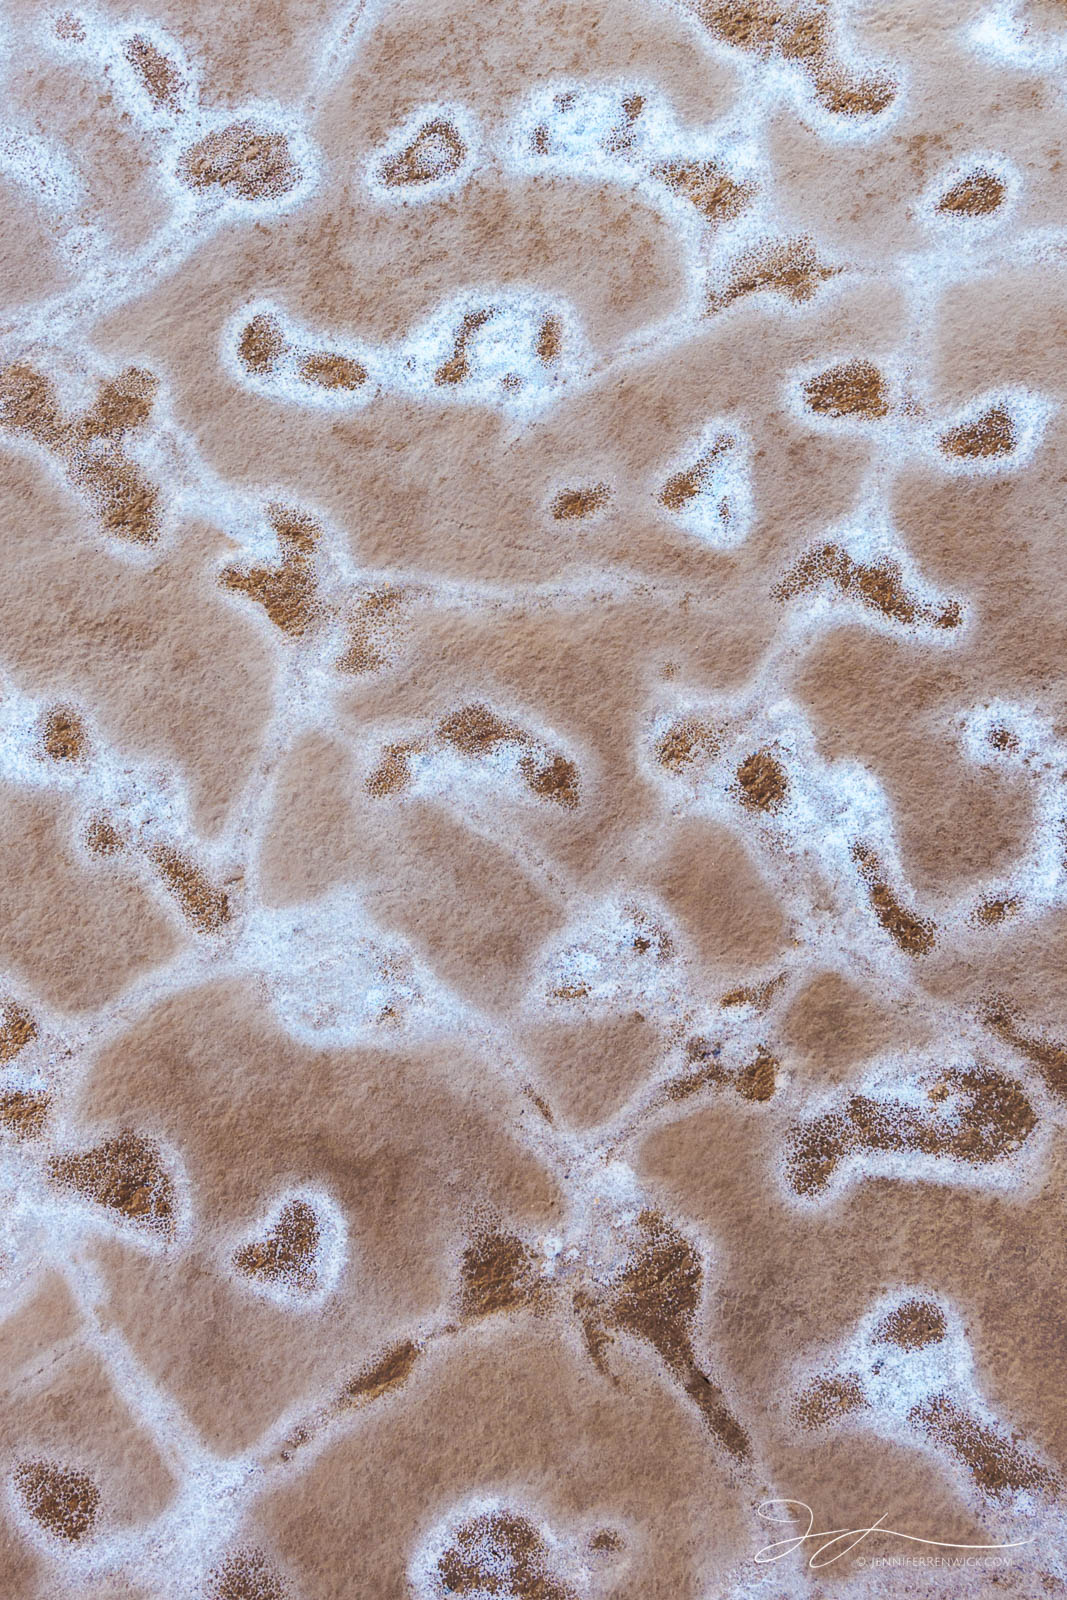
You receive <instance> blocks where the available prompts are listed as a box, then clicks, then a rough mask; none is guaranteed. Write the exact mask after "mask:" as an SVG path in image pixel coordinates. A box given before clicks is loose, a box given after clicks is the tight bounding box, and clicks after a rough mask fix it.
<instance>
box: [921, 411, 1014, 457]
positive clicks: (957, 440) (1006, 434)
mask: <svg viewBox="0 0 1067 1600" xmlns="http://www.w3.org/2000/svg"><path fill="white" fill-rule="evenodd" d="M938 442H939V444H940V446H941V448H942V450H943V451H944V452H945V454H946V455H949V456H957V457H958V458H959V459H960V460H961V461H980V460H989V459H990V458H992V457H996V456H1007V455H1010V454H1011V452H1012V451H1013V450H1014V449H1015V446H1016V443H1017V442H1018V440H1017V435H1016V432H1015V424H1014V422H1013V421H1012V419H1011V413H1010V412H1009V411H1008V410H1007V408H1006V407H1005V406H1000V405H997V406H990V408H989V410H988V411H983V413H982V415H981V416H980V417H978V418H977V419H976V421H974V422H965V423H962V424H961V425H960V426H959V427H958V428H949V429H948V430H947V432H945V433H943V434H942V435H941V437H940V439H939V441H938Z"/></svg>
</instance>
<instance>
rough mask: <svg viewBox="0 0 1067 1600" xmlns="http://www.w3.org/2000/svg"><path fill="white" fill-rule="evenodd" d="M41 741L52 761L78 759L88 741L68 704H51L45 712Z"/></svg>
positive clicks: (82, 725)
mask: <svg viewBox="0 0 1067 1600" xmlns="http://www.w3.org/2000/svg"><path fill="white" fill-rule="evenodd" d="M41 743H42V745H43V746H44V753H45V755H46V756H48V757H49V759H50V760H52V761H80V760H81V758H82V756H83V755H84V754H85V751H86V748H87V746H88V743H89V741H88V738H87V737H86V733H85V726H84V724H83V722H82V720H81V718H80V717H79V716H78V713H77V712H76V711H74V710H72V709H71V707H70V706H52V707H51V708H50V709H49V710H48V712H47V713H46V714H45V719H44V729H43V732H42V735H41Z"/></svg>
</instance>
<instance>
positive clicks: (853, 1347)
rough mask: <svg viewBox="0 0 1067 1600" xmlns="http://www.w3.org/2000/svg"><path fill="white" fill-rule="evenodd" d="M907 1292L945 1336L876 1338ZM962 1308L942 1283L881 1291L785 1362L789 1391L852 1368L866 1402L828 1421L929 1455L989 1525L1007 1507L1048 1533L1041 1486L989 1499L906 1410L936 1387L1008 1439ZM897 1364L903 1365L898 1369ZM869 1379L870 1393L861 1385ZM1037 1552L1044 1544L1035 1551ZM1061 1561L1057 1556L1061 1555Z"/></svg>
mask: <svg viewBox="0 0 1067 1600" xmlns="http://www.w3.org/2000/svg"><path fill="white" fill-rule="evenodd" d="M909 1300H923V1301H930V1302H932V1303H933V1304H935V1305H936V1306H937V1307H938V1309H939V1310H940V1311H941V1312H942V1314H943V1316H944V1318H945V1321H946V1323H947V1327H946V1331H945V1334H944V1336H943V1337H942V1338H941V1339H940V1340H939V1341H937V1342H934V1343H931V1344H930V1345H928V1346H925V1347H922V1348H920V1349H917V1350H905V1349H899V1348H894V1346H893V1344H892V1343H891V1342H890V1341H887V1340H879V1339H877V1338H876V1332H877V1328H878V1325H879V1323H881V1322H882V1320H883V1319H884V1318H885V1317H887V1316H888V1315H889V1314H890V1313H891V1312H892V1311H894V1310H896V1309H897V1307H898V1306H901V1305H903V1304H905V1303H906V1302H907V1301H909ZM966 1320H967V1319H966V1316H965V1314H964V1312H963V1311H962V1310H961V1308H960V1307H958V1306H957V1305H956V1304H955V1302H954V1301H953V1300H952V1299H951V1298H950V1297H949V1296H948V1295H947V1294H946V1293H945V1292H944V1291H942V1290H937V1291H932V1290H931V1289H930V1288H928V1287H926V1286H924V1285H921V1284H902V1285H900V1286H899V1287H897V1288H895V1289H890V1290H888V1291H887V1292H886V1293H884V1294H882V1295H880V1296H879V1297H878V1298H877V1299H876V1300H875V1302H874V1304H873V1305H872V1306H871V1307H869V1309H868V1310H867V1311H865V1312H864V1313H863V1315H862V1316H861V1317H860V1319H859V1321H858V1322H857V1323H855V1324H854V1326H853V1327H852V1329H851V1330H850V1331H849V1332H848V1333H846V1334H845V1335H844V1336H843V1337H842V1338H841V1340H840V1341H839V1342H838V1343H836V1344H834V1345H830V1346H822V1347H820V1348H819V1349H818V1352H816V1350H814V1349H812V1350H809V1352H808V1353H807V1354H806V1355H802V1356H800V1357H799V1358H797V1359H796V1360H795V1361H794V1363H793V1364H792V1368H791V1376H790V1378H789V1380H788V1388H789V1392H790V1393H792V1394H797V1393H799V1392H800V1391H801V1389H802V1388H803V1387H804V1386H806V1383H808V1382H810V1381H811V1380H812V1379H813V1378H817V1377H819V1376H822V1375H824V1374H826V1373H827V1371H828V1363H829V1370H832V1371H833V1372H836V1373H845V1372H858V1373H859V1375H860V1378H861V1382H862V1384H863V1387H864V1391H865V1393H866V1394H867V1398H868V1402H869V1404H868V1406H867V1407H865V1408H862V1409H860V1410H857V1411H856V1412H854V1413H851V1412H850V1413H846V1414H845V1415H844V1416H842V1417H840V1418H838V1419H837V1420H836V1421H835V1422H834V1423H833V1424H832V1426H833V1427H834V1428H835V1429H843V1430H845V1431H848V1432H863V1431H868V1432H870V1431H873V1432H874V1433H875V1434H877V1435H878V1436H879V1437H881V1438H884V1439H888V1440H892V1441H893V1442H894V1443H897V1444H901V1445H903V1446H904V1447H905V1448H906V1449H918V1450H921V1451H923V1452H924V1453H926V1454H930V1455H933V1456H934V1457H935V1458H936V1459H937V1460H938V1462H939V1463H940V1464H941V1465H942V1467H943V1468H944V1469H945V1470H947V1471H948V1472H949V1473H950V1474H951V1476H952V1479H953V1481H954V1483H955V1486H956V1489H957V1491H958V1492H959V1493H960V1494H961V1495H962V1497H963V1499H964V1501H965V1502H966V1503H967V1504H968V1505H969V1507H970V1508H971V1510H972V1511H974V1512H975V1513H976V1514H977V1515H978V1516H979V1517H980V1519H981V1520H982V1521H983V1522H988V1521H992V1522H993V1525H994V1526H995V1527H996V1526H997V1525H998V1524H999V1525H1003V1524H1004V1523H1005V1522H1006V1520H1007V1517H1008V1515H1009V1506H1010V1515H1011V1516H1012V1517H1020V1516H1022V1517H1025V1518H1027V1519H1030V1518H1033V1519H1035V1521H1036V1524H1037V1527H1038V1528H1039V1529H1040V1531H1042V1532H1048V1533H1051V1532H1052V1530H1053V1528H1054V1527H1058V1526H1059V1518H1058V1517H1057V1516H1056V1513H1055V1512H1054V1511H1053V1510H1052V1508H1051V1507H1049V1506H1048V1504H1047V1501H1046V1502H1045V1504H1044V1505H1043V1504H1042V1500H1043V1499H1044V1496H1043V1495H1042V1494H1041V1492H1040V1491H1037V1492H1030V1491H1026V1490H1016V1491H1013V1493H1012V1495H1011V1498H1010V1502H1008V1503H1007V1504H1006V1503H1005V1501H1004V1500H1001V1499H1000V1497H999V1496H998V1497H996V1502H995V1504H994V1505H991V1503H990V1498H989V1497H986V1496H983V1495H982V1494H981V1492H980V1491H979V1490H978V1489H977V1487H976V1486H975V1484H974V1481H973V1479H972V1478H971V1476H970V1475H969V1474H968V1473H967V1471H966V1469H965V1468H964V1467H963V1465H962V1463H961V1462H959V1461H958V1460H957V1458H956V1457H955V1456H954V1455H953V1454H952V1453H951V1452H950V1451H947V1450H945V1449H944V1448H943V1447H942V1446H940V1445H938V1444H937V1443H936V1442H935V1441H934V1440H932V1439H929V1438H928V1437H927V1436H926V1435H925V1434H924V1433H923V1432H922V1430H921V1429H919V1428H916V1427H915V1426H913V1425H909V1423H908V1420H907V1413H908V1412H909V1411H910V1410H911V1408H912V1407H913V1406H914V1405H917V1404H920V1403H921V1402H922V1400H924V1399H930V1398H932V1397H933V1396H934V1395H935V1394H937V1393H940V1392H943V1393H947V1394H949V1395H950V1396H951V1398H952V1399H953V1400H955V1401H957V1402H962V1404H963V1407H964V1409H965V1410H966V1411H967V1412H968V1414H969V1415H970V1416H972V1417H975V1418H976V1419H977V1420H978V1421H979V1422H981V1423H983V1424H985V1425H986V1426H987V1427H991V1428H994V1429H995V1430H996V1432H997V1433H998V1434H999V1435H1000V1436H1001V1437H1002V1438H1006V1439H1015V1438H1016V1436H1015V1435H1014V1433H1013V1430H1012V1429H1010V1428H1009V1427H1007V1426H1006V1425H1005V1423H1004V1422H1003V1421H1002V1419H1001V1418H1000V1417H998V1416H997V1415H996V1413H995V1412H994V1411H993V1409H992V1408H991V1407H990V1405H989V1404H988V1402H987V1401H986V1399H985V1397H984V1395H983V1394H982V1392H981V1390H980V1388H979V1387H978V1384H977V1381H976V1373H975V1360H974V1354H973V1351H972V1349H971V1344H970V1341H969V1339H968V1338H967V1335H966ZM887 1366H888V1367H889V1369H890V1371H889V1375H888V1376H887V1377H886V1378H884V1379H882V1378H881V1370H883V1369H885V1368H886V1367H887ZM902 1369H903V1370H902ZM872 1387H873V1391H874V1392H873V1396H872V1395H871V1394H870V1393H868V1390H869V1389H870V1388H872ZM1025 1449H1026V1451H1027V1453H1028V1454H1030V1455H1032V1456H1033V1457H1034V1458H1035V1459H1036V1460H1038V1461H1039V1462H1042V1464H1043V1465H1049V1464H1050V1463H1049V1462H1048V1458H1047V1457H1045V1458H1044V1460H1042V1457H1043V1453H1042V1452H1041V1451H1040V1450H1038V1449H1036V1448H1034V1447H1033V1446H1030V1445H1026V1446H1025ZM1041 1555H1042V1557H1043V1558H1044V1559H1048V1552H1047V1551H1042V1552H1041ZM1060 1561H1061V1562H1062V1558H1060Z"/></svg>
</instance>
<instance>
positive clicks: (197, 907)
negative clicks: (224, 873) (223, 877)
mask: <svg viewBox="0 0 1067 1600" xmlns="http://www.w3.org/2000/svg"><path fill="white" fill-rule="evenodd" d="M148 854H149V858H150V859H151V861H152V862H153V863H154V864H155V866H156V868H157V869H158V871H159V875H160V877H161V878H162V879H163V882H164V883H165V884H166V886H167V888H168V889H169V890H170V892H171V894H172V895H173V896H174V898H175V899H176V900H177V902H178V904H179V905H180V906H181V908H182V911H183V912H184V913H185V915H186V916H187V917H188V919H189V921H190V922H191V923H192V924H193V926H194V927H195V928H198V929H199V930H200V932H201V933H218V932H219V930H220V929H221V928H223V927H224V926H225V925H226V923H227V922H229V920H230V917H231V915H232V913H231V910H230V898H229V895H227V893H226V892H225V890H224V889H216V888H215V886H214V884H213V883H211V881H210V879H209V878H208V877H207V876H206V875H205V874H204V872H202V871H201V869H200V868H199V867H198V866H197V865H196V863H195V862H193V861H190V860H189V858H188V856H184V855H182V853H181V852H180V851H179V850H174V849H172V848H171V847H170V845H165V844H160V845H156V846H155V847H154V848H153V849H151V850H150V851H149V852H148Z"/></svg>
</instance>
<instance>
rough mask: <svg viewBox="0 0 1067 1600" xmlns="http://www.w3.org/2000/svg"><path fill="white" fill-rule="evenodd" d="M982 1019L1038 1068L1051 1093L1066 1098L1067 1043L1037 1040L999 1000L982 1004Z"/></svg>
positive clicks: (1062, 1098)
mask: <svg viewBox="0 0 1067 1600" xmlns="http://www.w3.org/2000/svg"><path fill="white" fill-rule="evenodd" d="M981 1017H982V1021H983V1022H984V1023H985V1025H986V1027H987V1028H992V1029H993V1030H994V1032H996V1033H998V1034H999V1035H1000V1037H1001V1038H1002V1039H1003V1040H1004V1041H1005V1043H1006V1044H1010V1045H1011V1046H1012V1048H1013V1049H1015V1050H1018V1051H1019V1053H1020V1054H1021V1055H1024V1056H1025V1057H1026V1059H1027V1061H1030V1062H1032V1063H1033V1065H1034V1066H1035V1067H1036V1068H1037V1069H1038V1071H1039V1072H1040V1074H1041V1076H1042V1078H1043V1079H1044V1080H1045V1086H1046V1087H1047V1088H1048V1090H1049V1092H1050V1093H1051V1094H1054V1095H1056V1096H1057V1097H1058V1098H1059V1099H1061V1100H1067V1045H1062V1044H1056V1043H1055V1042H1054V1041H1053V1040H1051V1039H1039V1038H1037V1037H1036V1036H1035V1035H1034V1034H1032V1033H1027V1032H1026V1031H1025V1029H1023V1028H1020V1026H1019V1024H1018V1022H1017V1021H1016V1019H1015V1016H1014V1014H1013V1012H1012V1011H1011V1010H1010V1009H1009V1007H1008V1006H1007V1005H1006V1004H1005V1003H1004V1001H1003V1000H991V1001H989V1003H988V1004H987V1005H986V1006H984V1007H983V1009H982V1012H981Z"/></svg>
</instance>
